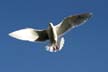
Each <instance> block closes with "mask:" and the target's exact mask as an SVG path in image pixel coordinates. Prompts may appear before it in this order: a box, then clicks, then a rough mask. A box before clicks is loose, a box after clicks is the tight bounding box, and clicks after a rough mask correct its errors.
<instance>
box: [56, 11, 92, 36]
mask: <svg viewBox="0 0 108 72" xmlns="http://www.w3.org/2000/svg"><path fill="white" fill-rule="evenodd" d="M91 15H92V14H91V13H84V14H79V15H74V16H69V17H67V18H65V19H64V20H63V21H62V22H60V24H58V25H56V26H55V27H56V31H57V35H61V34H63V33H64V32H66V31H68V30H69V29H71V28H74V27H76V26H79V25H81V24H82V23H85V22H86V21H87V20H88V18H90V17H91Z"/></svg>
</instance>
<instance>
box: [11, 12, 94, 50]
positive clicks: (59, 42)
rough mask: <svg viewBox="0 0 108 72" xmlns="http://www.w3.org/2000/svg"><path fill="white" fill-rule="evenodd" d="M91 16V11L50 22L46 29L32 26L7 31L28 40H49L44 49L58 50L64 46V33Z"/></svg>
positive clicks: (18, 37)
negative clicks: (55, 23) (57, 22)
mask: <svg viewBox="0 0 108 72" xmlns="http://www.w3.org/2000/svg"><path fill="white" fill-rule="evenodd" d="M91 16H92V13H82V14H77V15H72V16H68V17H66V18H64V20H62V21H61V22H60V23H59V24H57V25H53V23H51V22H50V23H49V26H48V28H47V29H43V30H39V29H33V28H24V29H20V30H16V31H13V32H11V33H9V36H11V37H13V38H16V39H19V40H24V41H30V42H37V41H39V42H44V41H46V40H49V44H48V45H47V46H46V50H47V51H49V52H58V51H60V50H61V49H62V48H63V46H64V42H65V40H64V37H63V35H64V33H66V32H68V31H70V30H71V29H73V28H75V27H77V26H80V25H82V24H84V23H85V22H87V20H88V19H89V18H90V17H91Z"/></svg>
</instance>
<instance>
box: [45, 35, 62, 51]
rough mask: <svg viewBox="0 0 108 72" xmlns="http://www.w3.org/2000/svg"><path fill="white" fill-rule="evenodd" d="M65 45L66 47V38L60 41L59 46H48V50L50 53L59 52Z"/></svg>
mask: <svg viewBox="0 0 108 72" xmlns="http://www.w3.org/2000/svg"><path fill="white" fill-rule="evenodd" d="M63 45H64V38H63V37H62V38H61V39H60V40H58V42H57V44H52V45H48V46H46V50H47V51H49V52H58V51H60V50H61V49H62V48H63Z"/></svg>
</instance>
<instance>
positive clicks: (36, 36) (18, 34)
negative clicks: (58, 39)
mask: <svg viewBox="0 0 108 72" xmlns="http://www.w3.org/2000/svg"><path fill="white" fill-rule="evenodd" d="M9 36H11V37H14V38H16V39H20V40H26V41H32V42H34V41H45V40H48V39H49V38H48V34H47V30H36V29H33V28H25V29H20V30H17V31H14V32H11V33H9Z"/></svg>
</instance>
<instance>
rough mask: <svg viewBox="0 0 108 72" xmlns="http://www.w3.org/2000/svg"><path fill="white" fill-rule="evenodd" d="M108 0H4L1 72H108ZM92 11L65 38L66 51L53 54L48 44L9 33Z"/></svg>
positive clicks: (0, 3) (0, 23)
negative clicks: (9, 34) (86, 20)
mask: <svg viewBox="0 0 108 72" xmlns="http://www.w3.org/2000/svg"><path fill="white" fill-rule="evenodd" d="M107 7H108V1H107V0H0V33H1V34H0V72H108V18H107V16H108V14H107V13H108V8H107ZM85 12H92V13H93V17H92V18H91V19H90V20H89V21H88V22H87V23H86V24H84V25H82V26H80V27H78V28H76V29H73V30H71V31H70V32H68V33H67V34H66V35H65V36H64V37H65V46H64V48H63V50H62V51H60V52H57V53H50V52H47V51H46V50H45V48H44V47H45V46H46V45H47V43H31V42H26V41H21V40H17V39H14V38H11V37H9V36H8V33H10V32H12V31H15V30H18V29H22V28H26V27H32V28H37V29H45V28H47V27H48V23H49V22H53V23H54V24H57V23H59V22H60V21H61V20H62V19H64V17H66V16H69V15H74V14H79V13H85Z"/></svg>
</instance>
